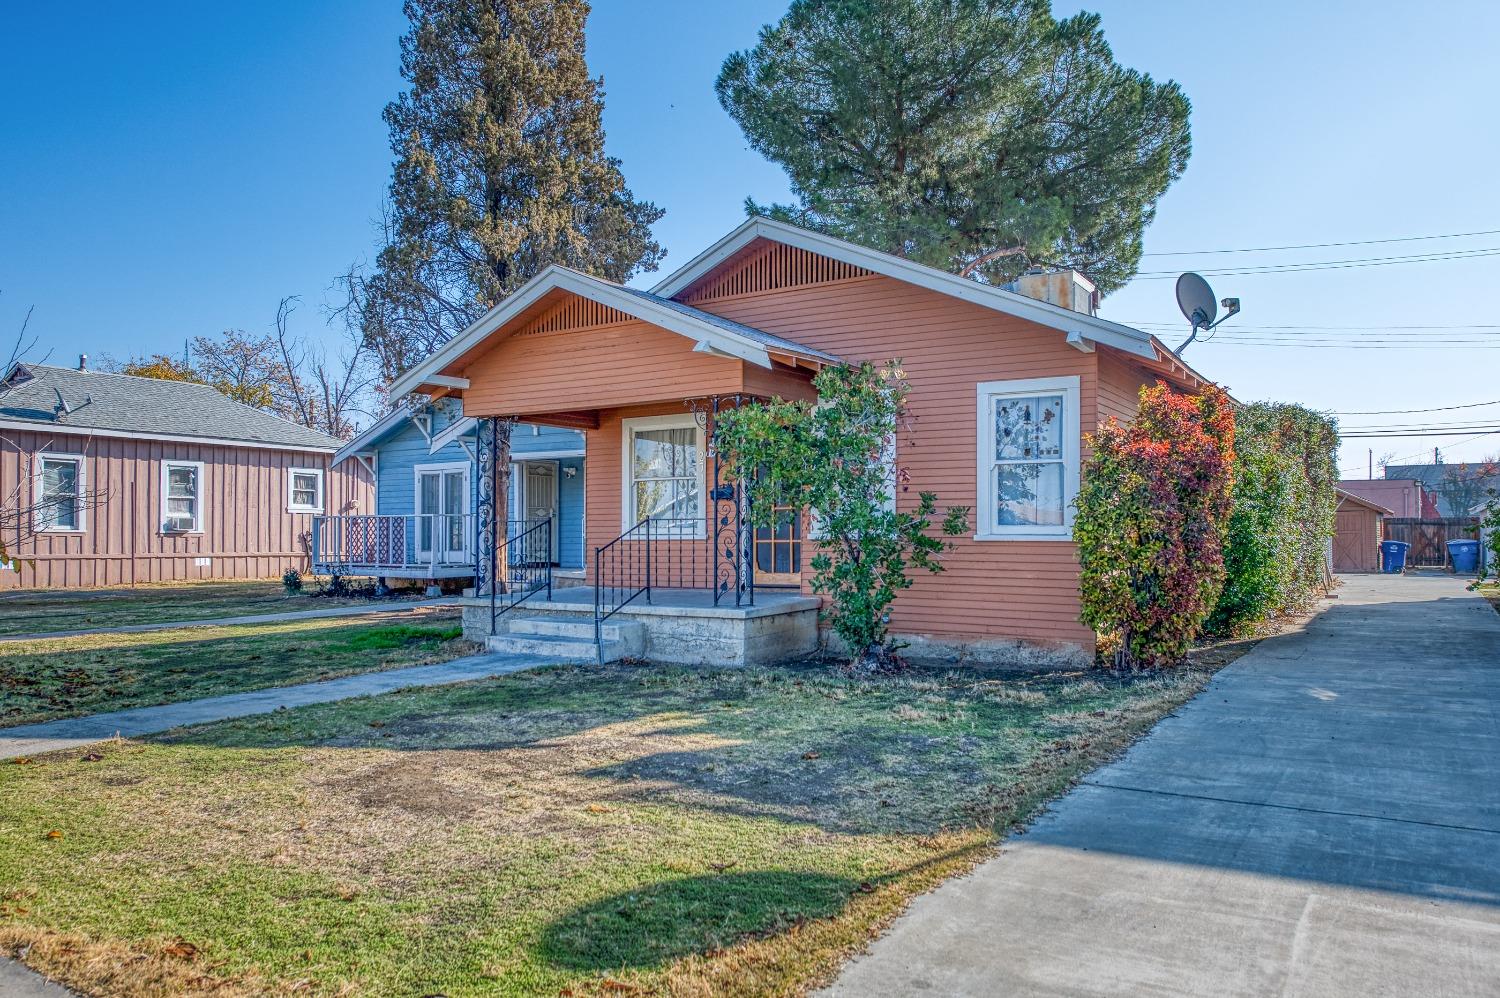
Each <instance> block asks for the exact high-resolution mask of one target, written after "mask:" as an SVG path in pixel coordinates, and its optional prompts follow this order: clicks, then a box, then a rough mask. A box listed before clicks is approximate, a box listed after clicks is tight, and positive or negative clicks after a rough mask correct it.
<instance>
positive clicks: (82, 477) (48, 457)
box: [32, 451, 88, 534]
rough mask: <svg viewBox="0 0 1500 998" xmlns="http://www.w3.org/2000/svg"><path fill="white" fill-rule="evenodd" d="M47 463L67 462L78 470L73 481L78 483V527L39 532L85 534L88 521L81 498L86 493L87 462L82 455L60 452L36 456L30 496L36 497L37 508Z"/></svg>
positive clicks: (45, 529) (46, 452)
mask: <svg viewBox="0 0 1500 998" xmlns="http://www.w3.org/2000/svg"><path fill="white" fill-rule="evenodd" d="M47 461H68V462H71V463H72V464H73V465H74V466H76V467H77V469H78V475H77V478H76V479H75V480H76V481H77V483H78V494H77V496H76V497H75V501H76V502H77V504H78V508H77V519H78V526H76V527H58V526H50V527H42V528H40V530H41V532H43V533H48V534H82V533H86V532H87V531H88V521H87V520H86V519H85V511H84V503H83V496H84V493H85V492H87V491H88V480H87V476H88V462H87V461H85V460H84V456H83V455H82V454H65V453H62V452H60V451H45V452H43V453H40V454H38V455H37V456H36V469H35V472H34V473H33V476H32V495H33V496H35V497H36V503H37V505H38V506H40V504H41V502H42V480H43V472H44V465H45V462H47Z"/></svg>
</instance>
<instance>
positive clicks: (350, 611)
mask: <svg viewBox="0 0 1500 998" xmlns="http://www.w3.org/2000/svg"><path fill="white" fill-rule="evenodd" d="M459 605H460V602H459V598H458V597H457V596H449V597H445V598H443V599H429V600H418V601H415V602H411V603H371V604H369V605H367V606H334V607H329V608H328V609H326V610H287V611H286V612H284V613H249V614H245V615H244V616H240V617H213V618H211V619H208V620H168V621H163V622H159V623H154V624H120V625H118V626H117V627H94V628H86V629H84V630H80V631H38V632H37V633H35V634H0V644H3V643H4V642H6V641H45V640H48V639H49V638H79V637H83V636H85V635H88V634H140V633H142V632H145V631H175V630H180V629H181V628H184V627H228V626H231V625H233V624H274V623H276V622H277V621H282V620H314V619H316V618H318V617H359V616H364V615H366V614H372V613H404V612H406V611H410V610H421V609H425V608H427V607H433V606H459Z"/></svg>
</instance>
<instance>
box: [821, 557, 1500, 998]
mask: <svg viewBox="0 0 1500 998" xmlns="http://www.w3.org/2000/svg"><path fill="white" fill-rule="evenodd" d="M1344 581H1345V584H1344V586H1343V587H1342V588H1341V589H1340V590H1339V591H1338V595H1339V598H1338V599H1336V600H1333V601H1331V602H1330V605H1329V608H1328V609H1327V610H1326V611H1324V612H1323V613H1322V614H1321V615H1320V616H1319V617H1317V618H1316V619H1315V620H1314V621H1313V622H1312V623H1311V624H1310V625H1309V626H1308V627H1307V628H1306V629H1305V630H1304V631H1301V632H1298V633H1295V634H1288V635H1284V636H1281V637H1278V638H1275V639H1272V640H1269V641H1265V642H1262V643H1261V644H1260V645H1259V646H1257V647H1256V648H1255V649H1254V650H1253V651H1252V652H1251V653H1250V654H1248V655H1246V656H1245V657H1244V658H1242V659H1240V660H1239V661H1238V662H1236V663H1234V664H1233V665H1232V666H1230V667H1229V668H1228V669H1226V670H1224V671H1223V672H1222V673H1220V674H1219V676H1217V677H1216V678H1215V680H1214V682H1213V683H1212V685H1210V687H1209V688H1208V689H1207V690H1206V691H1205V692H1204V693H1203V694H1202V695H1200V696H1199V697H1198V698H1197V699H1196V700H1194V701H1193V702H1192V703H1191V704H1189V705H1188V706H1187V707H1185V708H1184V709H1183V710H1181V711H1180V712H1179V713H1178V714H1177V715H1176V716H1174V717H1172V718H1169V719H1167V720H1166V721H1164V722H1163V723H1162V724H1161V725H1159V726H1158V727H1157V729H1156V730H1155V731H1154V732H1153V733H1152V734H1151V735H1150V736H1149V737H1147V738H1146V739H1144V740H1143V741H1141V742H1140V743H1138V744H1137V745H1136V746H1135V747H1134V748H1133V749H1132V750H1131V751H1130V752H1129V753H1128V754H1127V755H1126V756H1125V757H1124V758H1123V759H1121V760H1120V761H1118V762H1116V763H1115V764H1113V765H1110V766H1107V767H1105V768H1103V769H1101V770H1099V771H1098V772H1096V773H1095V774H1093V776H1092V777H1090V778H1089V779H1088V780H1087V781H1086V782H1085V784H1084V785H1082V786H1080V787H1078V788H1077V789H1075V790H1074V791H1073V792H1072V793H1070V794H1068V795H1067V796H1066V797H1065V798H1063V799H1062V800H1061V801H1059V802H1058V803H1057V804H1056V805H1055V806H1054V807H1053V808H1052V810H1051V811H1050V812H1049V813H1048V814H1047V815H1045V816H1044V817H1043V818H1042V819H1040V820H1039V821H1038V822H1037V823H1036V824H1035V826H1034V827H1033V828H1032V829H1031V830H1030V831H1029V832H1028V833H1026V834H1024V835H1022V836H1019V837H1017V838H1016V839H1014V840H1012V841H1011V842H1009V843H1007V845H1006V847H1005V848H1004V849H1003V851H1002V852H1001V854H1000V855H999V856H998V857H996V858H995V859H993V860H991V861H989V862H987V863H986V864H984V865H983V866H982V867H980V868H979V869H978V870H976V871H975V872H974V873H973V874H971V875H970V876H967V877H963V878H960V879H958V880H954V881H950V882H949V883H947V884H945V885H944V886H942V887H941V888H939V889H938V890H937V891H934V892H933V893H932V894H929V895H927V896H925V897H923V898H920V899H918V901H917V902H916V903H915V904H914V905H913V906H912V908H911V910H910V911H909V912H908V913H907V914H906V915H904V916H903V917H902V918H901V919H900V920H898V921H897V923H896V924H895V926H894V927H893V928H892V930H891V931H890V932H889V933H888V934H887V935H886V936H884V937H883V938H881V939H880V940H878V941H876V943H875V944H874V945H873V946H872V947H871V950H870V952H869V953H868V954H867V955H865V956H862V957H859V958H857V959H856V960H855V961H854V962H852V963H851V964H850V965H849V966H848V967H846V968H845V971H844V973H843V975H842V976H841V977H840V978H839V980H838V981H837V982H836V983H835V984H834V986H833V987H832V988H831V989H830V990H829V992H828V993H829V994H833V995H840V996H861V998H866V996H882V995H891V996H895V995H903V996H905V995H920V994H931V995H986V996H990V995H1212V996H1219V995H1225V996H1227V995H1302V996H1309V998H1310V996H1342V995H1347V996H1361V998H1364V996H1372V995H1393V996H1395V995H1400V996H1406V995H1475V996H1481V995H1482V996H1489V998H1493V996H1495V995H1500V614H1496V613H1495V611H1494V610H1493V609H1492V608H1491V607H1489V606H1488V605H1487V604H1486V603H1485V602H1484V601H1483V600H1482V599H1480V598H1478V597H1475V596H1473V595H1472V594H1470V593H1468V592H1466V591H1465V589H1464V587H1463V584H1462V583H1461V582H1460V581H1458V580H1455V579H1453V578H1451V577H1447V576H1426V577H1424V576H1412V577H1399V576H1397V577H1392V576H1353V577H1349V578H1347V579H1345V580H1344Z"/></svg>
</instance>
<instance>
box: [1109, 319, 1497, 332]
mask: <svg viewBox="0 0 1500 998" xmlns="http://www.w3.org/2000/svg"><path fill="white" fill-rule="evenodd" d="M1114 321H1116V322H1119V323H1120V324H1121V325H1125V326H1135V327H1137V328H1144V327H1146V326H1153V327H1162V328H1165V329H1181V328H1182V325H1183V324H1182V322H1162V321H1150V322H1147V321H1143V320H1140V321H1138V320H1131V319H1116V320H1114ZM1233 328H1235V329H1238V330H1242V331H1260V330H1272V329H1274V330H1278V331H1282V330H1298V329H1313V330H1318V331H1320V332H1322V331H1329V332H1332V331H1336V330H1337V331H1347V332H1360V331H1365V330H1374V331H1377V332H1379V331H1382V330H1416V329H1440V330H1453V329H1500V323H1491V324H1487V325H1457V326H1272V325H1265V324H1261V325H1257V326H1241V325H1238V324H1237V325H1235V326H1234V327H1233Z"/></svg>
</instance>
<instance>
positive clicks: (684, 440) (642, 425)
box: [622, 414, 706, 536]
mask: <svg viewBox="0 0 1500 998" xmlns="http://www.w3.org/2000/svg"><path fill="white" fill-rule="evenodd" d="M624 429H625V482H624V485H625V494H624V496H623V497H622V498H623V508H624V512H625V516H624V528H625V529H627V530H628V529H629V528H631V527H633V526H634V525H635V524H637V523H639V522H640V521H641V520H644V519H648V518H649V519H652V520H657V521H660V522H659V523H658V524H656V525H655V529H656V530H658V531H659V532H663V533H664V532H667V531H671V532H673V533H680V534H688V535H692V536H702V534H703V533H704V531H705V530H706V526H705V523H704V516H705V514H704V508H705V507H704V501H703V491H704V485H703V467H704V446H703V431H702V429H700V428H699V426H698V423H697V421H696V420H695V419H694V418H693V417H692V415H690V414H688V415H684V416H652V417H645V418H641V419H627V420H625V423H624Z"/></svg>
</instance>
